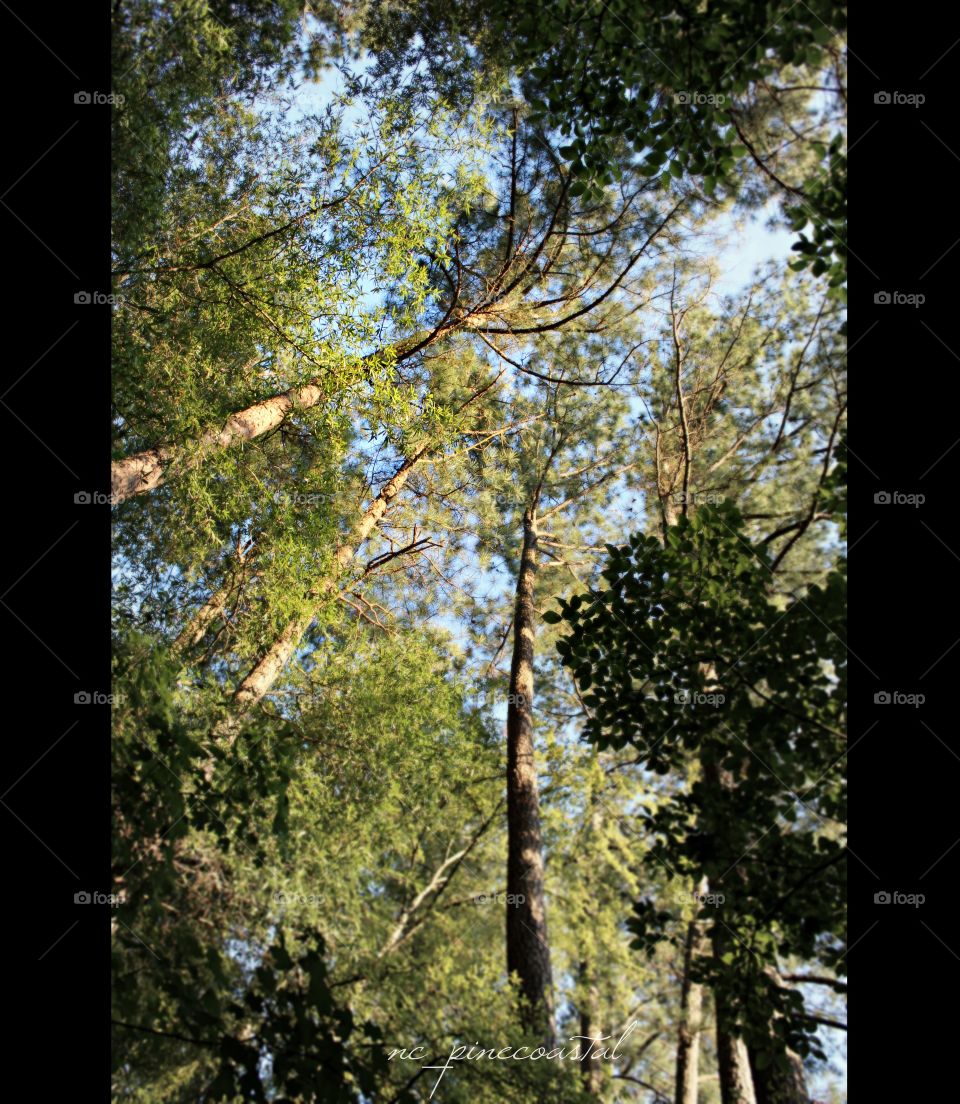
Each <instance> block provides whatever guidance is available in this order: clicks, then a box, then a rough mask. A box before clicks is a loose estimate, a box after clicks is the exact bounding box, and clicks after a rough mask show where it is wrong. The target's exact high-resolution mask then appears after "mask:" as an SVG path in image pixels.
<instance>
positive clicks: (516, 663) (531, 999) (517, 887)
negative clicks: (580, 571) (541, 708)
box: [507, 507, 556, 1046]
mask: <svg viewBox="0 0 960 1104" xmlns="http://www.w3.org/2000/svg"><path fill="white" fill-rule="evenodd" d="M536 573H537V525H536V518H535V513H534V509H533V508H532V507H531V508H528V509H527V511H526V513H525V514H524V518H523V551H522V554H521V558H520V570H519V573H518V575H517V591H516V602H515V605H514V616H513V660H512V662H511V664H510V691H509V694H510V696H509V698H508V704H507V833H508V845H507V896H508V903H507V971H508V973H510V974H516V975H517V977H518V978H519V981H520V992H521V995H522V999H523V1015H524V1020H525V1022H526V1023H527V1024H528V1026H529V1027H530V1028H531V1029H532V1030H535V1031H539V1032H541V1033H542V1035H543V1037H544V1045H545V1046H552V1045H553V1042H554V1037H555V1031H556V1028H555V1023H554V1012H553V978H552V974H551V968H550V945H549V943H548V941H547V914H546V904H545V901H544V890H543V839H542V835H541V830H540V795H539V788H538V785H537V769H536V764H535V761H534V752H533V641H534V606H533V601H534V582H535V579H536ZM510 902H513V903H510Z"/></svg>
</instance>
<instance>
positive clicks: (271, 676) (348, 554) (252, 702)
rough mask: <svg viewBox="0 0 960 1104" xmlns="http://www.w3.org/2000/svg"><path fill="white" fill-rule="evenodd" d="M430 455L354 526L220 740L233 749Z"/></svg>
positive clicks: (400, 472) (238, 696) (241, 693)
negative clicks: (342, 577)
mask: <svg viewBox="0 0 960 1104" xmlns="http://www.w3.org/2000/svg"><path fill="white" fill-rule="evenodd" d="M430 451H431V448H430V446H429V445H428V444H425V445H423V446H421V447H420V448H419V449H417V451H416V452H414V453H413V454H412V455H411V456H410V457H408V458H407V459H406V460H404V462H403V463H402V464H401V465H400V467H399V468H398V469H397V471H396V472H395V473H394V475H393V478H392V479H391V480H390V482H389V483H387V485H386V486H385V487H384V488H383V490H381V491H380V493H379V494H378V495H377V497H376V498H375V499H374V500H373V502H371V503H370V505H369V506H368V507H367V508H366V510H364V512H363V514H362V515H361V517H360V520H359V521H358V522H357V524H356V525H355V526H354V528H353V531H352V532H351V534H350V538H349V540H348V541H347V542H346V543H345V544H342V545H341V546H340V547H339V548H338V549H337V553H336V555H335V556H334V562H333V566H332V568H331V572H330V574H329V575H327V576H325V577H324V578H322V579H318V580H317V582H316V583H315V584H314V586H313V587H312V589H311V591H310V594H309V596H308V599H307V604H306V608H305V609H304V611H303V612H302V613H300V614H298V615H297V616H296V617H294V618H292V619H291V620H290V621H289V622H287V625H286V626H285V627H284V629H283V630H282V632H281V633H280V634H279V636H277V637H276V639H275V640H274V642H273V643H272V644H271V645H270V647H269V648H268V649H267V651H266V652H264V654H263V655H262V656H261V657H260V659H258V660H257V662H256V663H255V664H254V665H253V667H252V669H251V670H250V671H249V673H248V674H247V676H246V677H245V678H244V679H243V681H242V682H241V683H240V685H239V686H238V687H237V689H236V690H235V691H234V694H233V699H232V701H231V704H230V710H229V712H228V713H227V715H226V716H225V717H224V718H223V719H222V720H221V721H220V722H219V723H218V724H217V725H216V726H215V727H214V730H213V735H214V738H215V739H216V740H219V741H221V742H223V743H226V744H227V745H228V746H229V745H230V744H232V743H233V741H234V740H235V739H236V737H237V734H238V732H239V731H240V725H241V723H242V721H243V718H244V717H245V716H246V715H247V714H248V713H249V712H250V710H251V709H253V708H254V706H256V705H258V704H259V703H260V702H261V701H263V699H264V698H265V697H266V695H267V694H268V693H269V692H270V690H271V689H272V688H273V686H274V684H275V683H276V681H277V679H278V678H279V677H280V675H281V673H282V671H283V669H284V667H286V665H287V664H288V663H289V662H290V660H291V659H292V658H293V655H294V653H295V652H296V650H297V648H298V647H299V645H300V641H301V640H302V639H303V638H304V636H305V635H306V633H307V630H308V629H309V628H310V625H311V624H312V622H313V618H314V614H315V612H316V607H317V606H318V605H319V604H320V602H322V601H323V600H324V599H325V598H329V597H330V596H331V595H332V594H335V593H336V588H337V577H338V575H339V573H340V572H341V571H342V570H343V568H345V567H346V565H347V564H348V563H349V562H350V561H351V560H352V559H353V557H354V556H355V555H356V553H357V549H358V548H359V547H360V545H361V544H362V543H363V541H365V540H366V539H367V537H368V536H369V535H370V533H371V532H372V531H373V529H374V527H375V526H376V525H377V523H378V522H379V521H380V519H381V518H382V517H383V515H384V514H385V513H386V512H387V507H388V506H389V505H390V503H391V501H392V500H393V499H394V498H396V496H397V495H398V494H399V493H400V491H401V489H402V488H403V485H404V484H405V483H406V481H407V480H408V479H409V477H410V473H411V472H412V471H413V469H414V468H415V467H416V466H417V464H418V463H419V462H420V461H421V460H422V459H423V458H424V457H425V456H426V455H428V453H429V452H430Z"/></svg>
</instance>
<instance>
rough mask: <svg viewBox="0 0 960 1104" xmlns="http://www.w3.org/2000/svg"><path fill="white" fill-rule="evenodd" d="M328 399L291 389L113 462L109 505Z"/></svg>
mask: <svg viewBox="0 0 960 1104" xmlns="http://www.w3.org/2000/svg"><path fill="white" fill-rule="evenodd" d="M449 328H450V327H448V329H449ZM444 332H446V331H444ZM440 336H441V331H437V332H436V333H434V334H431V333H430V332H429V331H423V332H421V333H417V334H414V335H413V336H412V337H408V338H406V339H405V340H403V341H400V342H398V343H397V344H396V345H393V346H390V348H389V349H387V350H379V351H378V352H376V353H373V354H371V355H370V356H367V357H364V359H363V363H364V364H365V365H367V366H369V365H373V364H374V363H376V362H378V361H380V360H382V359H383V357H384V355H385V353H386V352H389V353H392V354H393V355H394V357H395V358H396V360H402V359H404V358H405V357H408V356H410V355H411V353H413V352H415V351H417V350H418V349H419V348H421V347H423V346H425V345H427V344H430V343H431V342H433V341H436V340H438V338H439V337H440ZM328 394H329V392H328V390H327V389H326V388H325V387H324V386H323V385H322V384H321V383H320V382H319V381H316V380H314V381H311V382H310V383H306V384H304V386H303V387H291V388H290V389H289V390H288V391H282V392H280V393H279V394H276V395H271V396H270V397H269V398H267V399H263V400H262V401H261V402H256V403H253V404H251V405H250V406H247V407H245V408H244V409H243V410H237V411H234V413H233V414H231V415H230V417H229V418H227V420H226V421H225V422H224V423H223V424H222V425H219V426H211V427H210V428H208V429H206V430H204V431H203V432H202V433H201V434H200V435H199V436H197V437H195V438H193V439H192V440H189V441H183V442H180V443H179V444H174V443H170V444H165V445H157V446H156V447H155V448H149V449H143V450H142V451H141V452H136V453H133V454H132V455H130V456H125V457H123V458H122V459H120V460H115V461H114V462H113V463H112V464H111V471H110V490H111V501H112V502H113V503H114V504H117V503H120V502H123V501H125V500H126V499H128V498H132V497H133V496H134V495H140V494H147V493H148V492H149V491H153V490H156V488H157V487H159V486H161V485H162V484H163V483H166V482H167V480H168V479H170V477H171V476H172V475H174V474H178V475H182V474H183V473H184V472H188V471H191V470H193V469H194V468H197V467H199V466H200V465H201V464H202V463H203V461H204V460H205V459H207V457H209V456H212V455H213V454H215V453H217V452H221V451H223V450H224V449H228V448H231V447H232V446H234V445H239V444H242V443H243V442H244V441H252V440H254V439H255V438H257V437H262V436H263V435H264V434H265V433H270V432H271V431H272V430H275V429H277V428H278V427H279V426H280V425H282V424H283V422H284V420H285V419H286V418H288V417H289V416H290V414H292V413H293V412H294V411H296V410H309V409H311V408H312V407H315V406H318V405H319V404H320V403H321V402H323V401H325V399H326V398H327V396H328Z"/></svg>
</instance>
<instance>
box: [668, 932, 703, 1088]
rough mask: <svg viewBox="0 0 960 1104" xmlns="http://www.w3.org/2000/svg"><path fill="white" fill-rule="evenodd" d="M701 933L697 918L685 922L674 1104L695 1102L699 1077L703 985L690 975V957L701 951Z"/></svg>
mask: <svg viewBox="0 0 960 1104" xmlns="http://www.w3.org/2000/svg"><path fill="white" fill-rule="evenodd" d="M700 941H701V934H700V929H699V927H698V925H697V923H696V921H691V922H690V923H689V924H688V925H687V938H686V942H685V944H684V949H683V981H682V983H681V989H680V1027H679V1029H678V1032H677V1088H676V1095H675V1101H676V1104H697V1086H698V1078H699V1076H700V1030H701V1025H702V1019H703V986H702V985H701V984H700V983H699V982H696V981H693V980H692V978H691V977H690V974H691V970H692V968H693V960H694V958H695V957H696V955H697V954H699V953H700V950H701V948H700Z"/></svg>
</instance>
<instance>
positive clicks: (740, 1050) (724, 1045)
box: [717, 1008, 757, 1104]
mask: <svg viewBox="0 0 960 1104" xmlns="http://www.w3.org/2000/svg"><path fill="white" fill-rule="evenodd" d="M721 1015H722V1013H721V1011H720V1009H719V1008H718V1009H717V1065H718V1066H719V1069H720V1099H721V1100H722V1101H723V1104H757V1098H756V1096H755V1095H754V1092H753V1078H752V1076H751V1074H750V1059H749V1058H748V1056H747V1048H746V1047H745V1046H744V1043H743V1040H742V1039H741V1038H739V1037H738V1036H736V1035H732V1034H730V1033H729V1032H728V1031H726V1030H725V1029H724V1028H722V1027H721V1026H720V1017H721Z"/></svg>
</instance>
